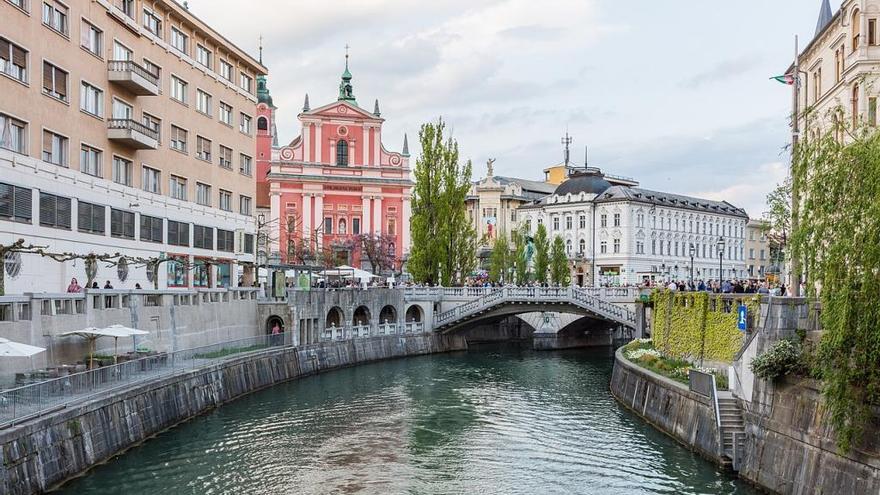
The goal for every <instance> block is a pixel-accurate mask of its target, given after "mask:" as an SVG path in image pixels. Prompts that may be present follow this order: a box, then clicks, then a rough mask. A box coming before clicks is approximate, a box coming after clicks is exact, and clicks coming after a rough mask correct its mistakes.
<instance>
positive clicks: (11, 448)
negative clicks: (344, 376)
mask: <svg viewBox="0 0 880 495" xmlns="http://www.w3.org/2000/svg"><path fill="white" fill-rule="evenodd" d="M466 348H467V343H466V342H465V340H464V339H463V338H462V337H460V336H454V335H433V334H421V335H408V336H384V337H374V338H369V339H357V340H350V341H343V342H328V343H321V344H315V345H311V346H307V347H299V348H296V347H285V348H279V349H272V350H268V351H263V352H259V353H253V354H248V355H245V356H241V357H239V358H235V359H230V360H228V361H224V362H222V363H220V364H216V365H213V366H208V367H205V368H203V369H199V370H194V371H189V372H184V373H180V374H176V375H173V376H169V377H166V378H163V379H160V380H156V381H153V382H150V383H145V384H140V385H136V386H132V387H131V388H128V389H125V390H121V391H118V392H114V393H112V394H110V395H107V396H103V397H99V398H96V399H94V400H92V401H90V402H86V403H83V404H81V405H78V406H75V407H70V408H67V409H63V410H60V411H58V412H55V413H52V414H51V415H49V416H45V417H43V418H40V419H37V420H33V421H30V422H28V423H24V424H22V425H19V426H16V427H14V428H10V429H8V430H5V431H2V432H0V447H2V456H3V462H2V466H0V493H4V494H15V495H19V494H31V493H40V492H43V491H45V490H47V489H49V488H51V487H53V486H57V485H58V484H60V483H62V482H64V481H65V480H67V479H69V478H71V477H73V476H76V475H78V474H80V473H82V472H84V471H86V470H88V469H89V468H91V467H92V466H94V465H95V464H98V463H100V462H102V461H104V460H106V459H108V458H110V457H111V456H113V455H115V454H118V453H120V452H121V451H123V450H125V449H127V448H129V447H131V446H133V445H136V444H138V443H139V442H142V441H144V440H146V439H147V438H149V437H150V436H152V435H155V434H156V433H159V432H161V431H163V430H165V429H167V428H169V427H171V426H174V425H175V424H178V423H180V422H183V421H186V420H188V419H190V418H192V417H193V416H196V415H198V414H201V413H204V412H206V411H209V410H211V409H213V408H215V407H218V406H220V405H221V404H223V403H225V402H228V401H231V400H233V399H235V398H237V397H240V396H242V395H244V394H248V393H250V392H253V391H255V390H259V389H262V388H266V387H270V386H272V385H276V384H278V383H282V382H285V381H288V380H293V379H296V378H299V377H302V376H306V375H310V374H314V373H317V372H320V371H326V370H332V369H335V368H340V367H345V366H351V365H355V364H359V363H365V362H369V361H378V360H383V359H391V358H398V357H405V356H415V355H421V354H431V353H439V352H448V351H456V350H465V349H466Z"/></svg>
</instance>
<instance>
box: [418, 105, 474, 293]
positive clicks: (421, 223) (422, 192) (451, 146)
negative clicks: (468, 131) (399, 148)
mask: <svg viewBox="0 0 880 495" xmlns="http://www.w3.org/2000/svg"><path fill="white" fill-rule="evenodd" d="M445 129H446V124H445V123H444V122H443V120H442V119H440V120H438V121H437V123H433V122H429V123H426V124H423V125H422V128H421V130H420V131H419V141H420V143H421V148H422V154H421V156H420V157H419V158H418V159H417V160H416V166H415V169H414V171H413V174H414V176H415V187H414V188H413V199H412V218H411V220H410V225H411V234H412V247H411V249H410V253H411V254H410V259H409V261H408V263H407V267H408V270H409V272H410V274H412V276H413V279H414V280H415V281H416V282H422V283H427V284H432V285H433V284H436V283H438V282H439V283H442V284H443V285H451V284H453V283H457V282H461V280H462V278H463V277H464V276H466V275H467V274H468V273H469V272H470V271H471V270H473V267H474V264H475V263H476V256H475V249H476V242H475V239H474V236H475V233H474V228H473V226H472V225H471V222H470V221H469V219H468V216H467V210H466V205H465V199H466V197H467V193H468V190H469V189H470V186H471V162H470V161H468V162H465V163H464V164H460V163H459V153H458V143H457V142H456V141H455V140H454V139H452V138H446V139H444V137H443V132H444V130H445Z"/></svg>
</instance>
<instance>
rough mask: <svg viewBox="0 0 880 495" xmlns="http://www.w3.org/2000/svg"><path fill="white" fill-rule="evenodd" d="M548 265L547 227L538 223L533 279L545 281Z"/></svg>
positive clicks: (548, 241)
mask: <svg viewBox="0 0 880 495" xmlns="http://www.w3.org/2000/svg"><path fill="white" fill-rule="evenodd" d="M549 266H550V240H549V239H548V238H547V227H544V224H543V223H539V224H538V229H537V231H536V232H535V280H537V281H538V282H539V283H542V284H543V283H544V282H546V281H547V268H548V267H549Z"/></svg>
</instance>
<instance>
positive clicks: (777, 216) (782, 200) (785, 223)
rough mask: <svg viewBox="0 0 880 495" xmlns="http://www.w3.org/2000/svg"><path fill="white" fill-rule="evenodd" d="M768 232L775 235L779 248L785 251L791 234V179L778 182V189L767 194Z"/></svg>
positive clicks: (766, 217)
mask: <svg viewBox="0 0 880 495" xmlns="http://www.w3.org/2000/svg"><path fill="white" fill-rule="evenodd" d="M764 219H765V220H766V221H767V227H766V233H767V234H770V235H772V236H773V238H774V239H775V240H776V242H777V244H778V245H777V249H779V250H782V251H784V250H785V247H786V245H787V244H788V239H789V237H790V236H791V179H790V178H788V179H786V180H785V181H784V182H783V183H782V184H777V185H776V189H774V190H773V191H771V192H770V194H768V195H767V211H765V212H764Z"/></svg>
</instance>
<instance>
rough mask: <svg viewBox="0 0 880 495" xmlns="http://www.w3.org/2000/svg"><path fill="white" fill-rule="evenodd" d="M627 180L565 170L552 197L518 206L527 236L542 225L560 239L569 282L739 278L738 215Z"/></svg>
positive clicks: (741, 216)
mask: <svg viewBox="0 0 880 495" xmlns="http://www.w3.org/2000/svg"><path fill="white" fill-rule="evenodd" d="M630 181H631V180H630V179H626V180H623V181H621V182H617V183H616V181H615V179H614V177H613V176H606V175H604V174H602V172H601V171H600V170H599V169H597V168H584V169H581V170H579V171H573V172H571V173H570V175H569V178H568V180H566V181H565V182H563V183H562V184H560V185H559V186H558V187H557V188H556V190H555V191H554V192H553V194H551V195H549V196H547V197H546V198H544V199H542V200H540V201H538V202H535V203H534V204H531V205H526V206H523V207H521V208H520V209H519V212H518V216H519V219H520V222H523V223H524V224H525V226H526V228H527V229H528V230H529V232H531V233H532V234H534V232H535V231H536V230H537V227H538V225H539V224H544V225H545V228H546V229H547V233H548V235H549V237H550V238H551V240H552V239H553V238H555V237H556V236H559V237H561V238H562V239H563V240H564V242H565V246H566V252H567V253H568V256H569V259H570V260H571V266H572V283H574V284H576V285H591V284H607V285H629V284H640V283H643V282H644V281H646V280H651V281H656V282H660V281H669V280H676V281H682V280H688V279H689V278H690V276H691V269H692V268H693V277H694V279H695V280H696V279H703V280H717V279H718V278H719V277H723V278H724V279H742V278H745V277H746V275H747V273H746V263H745V252H744V250H745V235H746V224H747V222H748V216H747V215H746V213H745V211H743V210H742V209H740V208H737V207H735V206H733V205H731V204H729V203H727V202H723V201H722V202H719V201H710V200H706V199H700V198H692V197H687V196H681V195H677V194H669V193H663V192H657V191H650V190H647V189H641V188H638V187H633V186H631V185H628V184H629V182H630ZM722 239H723V242H721V243H719V241H721V240H722ZM691 246H693V261H691V252H692V250H691ZM722 246H723V254H722V255H721V256H719V248H720V247H722Z"/></svg>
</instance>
